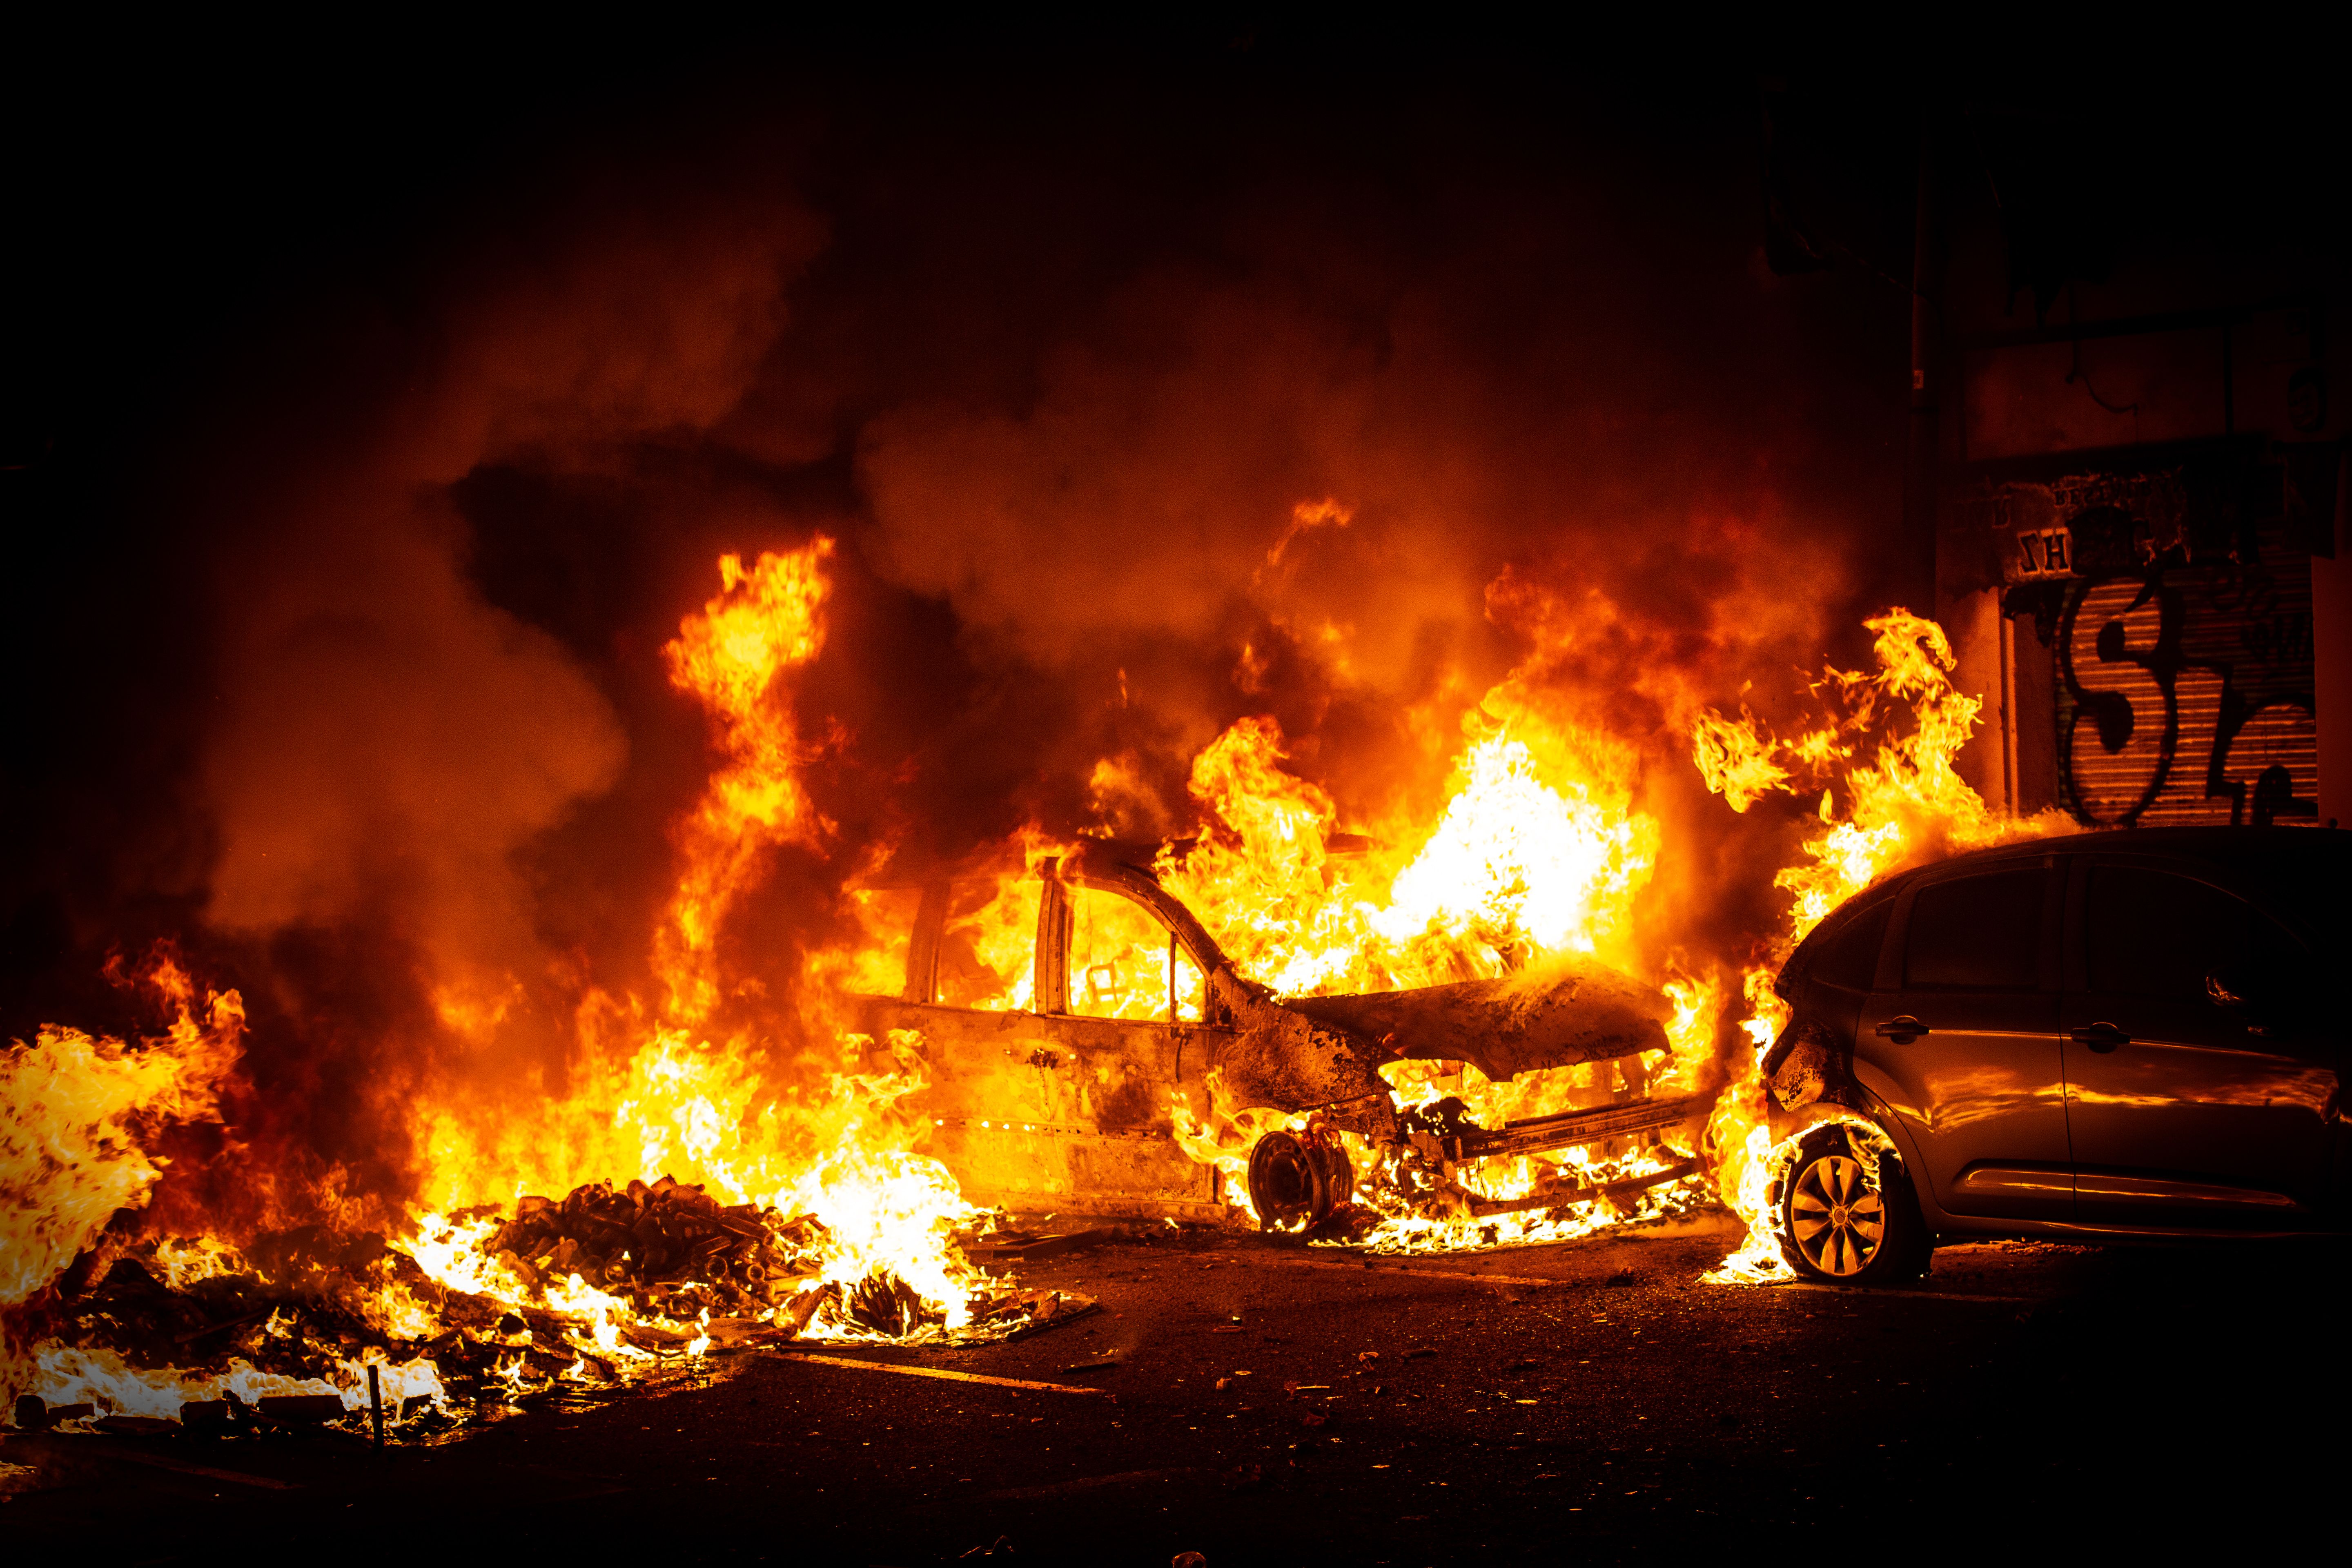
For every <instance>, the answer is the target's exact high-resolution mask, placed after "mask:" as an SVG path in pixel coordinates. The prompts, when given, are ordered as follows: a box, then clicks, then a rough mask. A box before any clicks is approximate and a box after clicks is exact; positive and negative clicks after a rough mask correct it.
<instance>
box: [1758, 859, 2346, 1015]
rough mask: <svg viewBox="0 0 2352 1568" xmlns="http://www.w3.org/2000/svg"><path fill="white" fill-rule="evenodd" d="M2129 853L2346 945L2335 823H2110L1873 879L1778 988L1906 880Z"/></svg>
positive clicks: (1800, 949)
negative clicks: (2183, 866)
mask: <svg viewBox="0 0 2352 1568" xmlns="http://www.w3.org/2000/svg"><path fill="white" fill-rule="evenodd" d="M2083 854H2126V855H2146V856H2148V857H2150V858H2157V859H2165V860H2173V861H2186V862H2189V863H2191V864H2200V865H2203V866H2207V867H2210V868H2213V869H2214V870H2216V871H2218V872H2221V874H2222V876H2221V879H2222V880H2223V881H2224V882H2227V883H2231V884H2234V885H2236V886H2238V887H2239V888H2241V889H2243V890H2245V891H2247V892H2249V893H2252V894H2254V895H2255V896H2256V897H2257V899H2258V900H2259V901H2261V902H2263V903H2265V904H2267V905H2269V906H2270V907H2271V909H2272V910H2273V912H2274V913H2279V914H2284V915H2286V916H2288V917H2290V921H2291V923H2297V924H2300V925H2302V926H2303V927H2304V928H2305V930H2306V931H2309V932H2310V933H2312V934H2313V935H2315V936H2317V937H2318V938H2319V939H2320V940H2321V942H2323V943H2324V944H2326V945H2329V946H2333V947H2336V948H2339V949H2340V948H2341V947H2342V946H2343V944H2344V941H2345V937H2346V935H2347V922H2346V918H2345V915H2344V913H2343V912H2342V910H2340V908H2339V906H2338V900H2337V899H2336V896H2335V889H2336V886H2338V885H2340V883H2341V881H2342V880H2344V879H2347V877H2352V831H2347V830H2345V829H2343V828H2338V827H2229V826H2211V827H2113V828H2093V829H2089V830H2086V831H2084V832H2082V833H2070V834H2066V835H2063V836H2062V837H2042V838H2021V839H2017V840H2015V841H2013V842H2011V843H2008V844H1996V845H1993V846H1991V847H1989V848H1984V849H1971V850H1967V851H1964V852H1962V853H1960V854H1958V855H1951V856H1947V857H1945V858H1943V859H1940V860H1930V861H1928V862H1927V864H1925V865H1920V866H1912V867H1908V868H1905V869H1903V870H1901V871H1898V872H1896V873H1895V874H1894V875H1893V876H1890V877H1887V878H1885V879H1884V880H1882V881H1878V882H1874V883H1872V884H1871V885H1870V886H1869V887H1867V888H1865V889H1863V890H1862V891H1860V892H1858V893H1856V894H1854V895H1853V897H1852V898H1850V899H1848V900H1846V901H1845V902H1844V903H1843V904H1840V905H1839V906H1838V907H1837V908H1836V909H1834V910H1831V911H1830V913H1829V914H1828V915H1827V916H1825V917H1824V918H1823V919H1822V921H1821V923H1820V924H1819V925H1817V926H1815V927H1814V928H1813V929H1812V930H1811V931H1809V932H1807V933H1806V936H1805V940H1804V941H1802V942H1799V943H1798V944H1797V947H1796V950H1795V951H1794V952H1791V953H1790V955H1789V957H1788V960H1787V962H1786V963H1783V964H1782V966H1781V970H1780V975H1779V977H1778V978H1777V979H1776V981H1775V984H1774V988H1775V989H1776V990H1780V994H1782V995H1783V996H1786V995H1788V994H1789V993H1788V991H1786V990H1784V989H1781V988H1782V987H1783V986H1789V985H1793V984H1796V983H1797V982H1798V981H1799V980H1801V978H1802V976H1803V974H1804V972H1805V971H1806V969H1807V968H1809V967H1810V966H1811V963H1812V961H1813V959H1814V958H1815V957H1816V956H1817V955H1818V954H1819V953H1820V952H1822V949H1823V948H1824V947H1825V946H1826V945H1827V944H1828V942H1831V941H1832V940H1834V939H1835V936H1836V934H1837V931H1838V930H1839V928H1841V927H1843V925H1844V924H1845V923H1846V921H1848V920H1851V919H1852V918H1853V916H1854V915H1856V914H1857V913H1859V912H1860V911H1861V910H1864V909H1865V908H1867V907H1868V906H1870V905H1872V904H1874V903H1876V902H1878V901H1879V900H1882V899H1886V898H1891V897H1893V896H1894V895H1895V894H1896V893H1899V892H1900V891H1901V890H1902V889H1903V888H1904V887H1906V885H1908V884H1909V883H1912V882H1915V881H1918V880H1920V879H1925V878H1927V877H1930V876H1934V875H1937V874H1939V873H1942V872H1944V871H1945V870H1947V869H1948V868H1954V867H1971V866H1997V865H2000V864H2001V863H2003V862H2006V861H2028V860H2038V859H2040V858H2042V857H2044V856H2048V855H2083Z"/></svg>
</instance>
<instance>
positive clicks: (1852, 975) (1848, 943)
mask: <svg viewBox="0 0 2352 1568" xmlns="http://www.w3.org/2000/svg"><path fill="white" fill-rule="evenodd" d="M1894 912H1895V900H1893V899H1881V900H1878V902H1877V903H1875V904H1874V905H1872V906H1871V907H1870V908H1869V909H1866V910H1863V911H1862V913H1860V914H1858V915H1856V916H1854V917H1853V920H1851V921H1847V922H1846V928H1845V930H1843V931H1839V932H1837V933H1836V934H1835V935H1834V936H1832V937H1831V938H1830V941H1829V945H1828V946H1827V947H1825V948H1823V949H1822V956H1821V960H1820V962H1819V963H1815V964H1814V966H1813V978H1814V979H1816V980H1824V981H1827V982H1828V983H1829V984H1832V985H1843V986H1844V987H1845V988H1846V989H1847V990H1849V991H1867V990H1869V989H1870V987H1871V984H1872V983H1873V982H1874V981H1875V980H1876V979H1877V978H1878V950H1879V948H1880V947H1881V946H1883V945H1884V944H1885V941H1886V918H1887V917H1888V916H1889V915H1891V914H1893V913H1894Z"/></svg>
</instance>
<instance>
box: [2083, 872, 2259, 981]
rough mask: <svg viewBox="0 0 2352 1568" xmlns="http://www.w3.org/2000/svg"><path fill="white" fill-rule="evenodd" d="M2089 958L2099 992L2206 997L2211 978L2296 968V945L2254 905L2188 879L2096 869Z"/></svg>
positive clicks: (2088, 908) (2088, 915) (2087, 933)
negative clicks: (2206, 985) (2208, 980)
mask: <svg viewBox="0 0 2352 1568" xmlns="http://www.w3.org/2000/svg"><path fill="white" fill-rule="evenodd" d="M2084 919H2085V920H2086V921H2087V922H2088V924H2087V927H2086V929H2085V930H2084V933H2083V935H2084V957H2085V958H2086V959H2087V960H2088V962H2089V966H2090V973H2089V974H2088V975H2087V976H2085V978H2086V979H2087V981H2088V982H2089V984H2090V987H2091V989H2092V990H2094V991H2105V992H2109V993H2113V994H2121V995H2127V996H2202V995H2204V994H2206V993H2205V979H2206V976H2208V975H2216V976H2229V975H2246V974H2249V973H2256V972H2260V973H2270V972H2273V971H2275V970H2278V969H2280V968H2282V967H2293V966H2294V960H2295V959H2297V958H2299V957H2300V956H2301V952H2300V948H2299V946H2298V944H2297V943H2296V942H2294V938H2292V937H2290V936H2288V935H2287V934H2286V932H2285V931H2284V930H2282V929H2281V928H2280V927H2279V926H2278V925H2277V924H2276V923H2274V922H2273V921H2270V920H2268V919H2266V918H2264V917H2263V915H2262V914H2261V913H2259V912H2258V911H2257V910H2255V909H2254V908H2253V906H2252V905H2251V904H2249V903H2247V902H2246V901H2245V900H2242V899H2239V898H2235V897H2233V896H2231V894H2229V893H2225V892H2223V891H2222V890H2221V889H2219V888H2216V887H2212V886H2210V884H2208V883H2204V882H2200V881H2198V880H2196V879H2193V878H2189V877H2179V876H2174V875H2173V874H2171V873H2170V872H2167V871H2156V870H2149V869H2147V868H2142V867H2138V866H2094V867H2092V868H2091V887H2090V897H2089V900H2088V901H2087V903H2086V905H2085V908H2084Z"/></svg>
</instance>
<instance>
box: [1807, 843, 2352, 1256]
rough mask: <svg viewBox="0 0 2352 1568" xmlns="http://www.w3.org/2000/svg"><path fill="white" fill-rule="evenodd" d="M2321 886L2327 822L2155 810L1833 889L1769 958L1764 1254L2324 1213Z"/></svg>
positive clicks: (2238, 1226) (2342, 943) (2183, 1231)
mask: <svg viewBox="0 0 2352 1568" xmlns="http://www.w3.org/2000/svg"><path fill="white" fill-rule="evenodd" d="M2348 887H2352V833H2347V832H2343V831H2339V830H2335V829H2318V828H2286V827H2275V828H2177V829H2152V830H2144V831H2143V830H2126V831H2120V832H2115V833H2104V834H2087V835H2084V836H2082V837H2068V838H2058V839H2046V840H2041V841H2037V842H2032V843H2025V844H2018V845H2012V846H2009V847H2002V848H1997V849H1990V850H1983V851H1979V852H1977V853H1974V854H1969V855H1964V856H1960V857H1958V858H1954V859H1951V860H1948V861H1944V862H1942V863H1940V864H1937V865H1933V866H1927V867H1923V868H1918V869H1916V870H1913V871H1909V872H1906V873H1904V874H1903V875H1900V876H1897V877H1894V878H1890V879H1887V880H1886V881H1885V882H1883V883H1881V884H1879V885H1877V886H1875V887H1873V888H1871V889H1867V890H1865V891H1864V892H1862V893H1860V894H1857V895H1856V896H1855V897H1854V898H1853V899H1852V900H1849V901H1848V902H1847V903H1846V904H1844V905H1843V906H1842V907H1841V908H1840V909H1838V910H1836V911H1835V912H1834V913H1832V915H1831V916H1830V917H1829V918H1828V919H1827V920H1825V921H1822V924H1821V925H1820V927H1818V928H1817V929H1816V930H1815V931H1813V932H1812V934H1811V935H1810V936H1809V937H1807V938H1806V940H1805V941H1804V942H1803V943H1802V944H1801V945H1800V946H1799V947H1798V949H1797V951H1796V952H1795V953H1793V954H1792V955H1791V956H1790V960H1789V962H1788V963H1787V965H1786V966H1785V967H1784V968H1783V969H1782V971H1781V973H1780V980H1779V982H1778V989H1779V991H1780V995H1781V996H1782V997H1783V998H1785V999H1786V1000H1787V1001H1788V1003H1789V1004H1790V1007H1791V1008H1792V1009H1793V1016H1792V1018H1791V1020H1790V1024H1789V1026H1788V1027H1787V1029H1786V1030H1784V1031H1783V1032H1782V1034H1781V1036H1780V1038H1779V1039H1778V1040H1777V1041H1775V1042H1774V1044H1773V1047H1772V1049H1771V1051H1770V1052H1769V1053H1768V1055H1767V1056H1766V1058H1765V1061H1764V1070H1765V1074H1766V1077H1767V1079H1768V1080H1769V1085H1770V1089H1771V1095H1772V1100H1773V1109H1772V1131H1773V1133H1774V1136H1775V1140H1776V1142H1778V1141H1780V1140H1785V1139H1787V1138H1789V1137H1791V1136H1793V1135H1796V1134H1799V1133H1801V1134H1802V1139H1801V1142H1800V1143H1799V1144H1798V1146H1797V1150H1796V1153H1795V1159H1794V1162H1793V1163H1791V1164H1790V1166H1789V1168H1788V1169H1787V1170H1786V1171H1785V1173H1782V1174H1781V1175H1780V1178H1779V1180H1778V1181H1777V1182H1776V1184H1775V1185H1774V1188H1773V1197H1774V1203H1775V1205H1776V1208H1775V1212H1776V1216H1777V1218H1778V1222H1779V1226H1780V1238H1781V1247H1782V1251H1783V1252H1784V1254H1785V1255H1786V1256H1787V1258H1788V1259H1789V1262H1790V1264H1791V1266H1792V1267H1794V1268H1796V1269H1797V1270H1798V1271H1799V1272H1800V1273H1802V1274H1805V1275H1809V1276H1811V1277H1812V1278H1815V1279H1832V1280H1842V1281H1848V1282H1856V1283H1859V1282H1864V1281H1871V1280H1878V1279H1892V1278H1900V1277H1904V1276H1906V1275H1915V1274H1916V1273H1918V1272H1919V1271H1920V1270H1921V1269H1922V1268H1924V1267H1925V1265H1926V1262H1927V1254H1928V1251H1929V1249H1930V1248H1932V1247H1934V1246H1935V1244H1936V1243H1937V1241H1939V1240H1950V1239H1957V1238H1958V1237H1980V1236H2042V1237H2072V1238H2075V1239H2099V1238H2107V1237H2147V1236H2167V1237H2181V1236H2212V1235H2246V1234H2278V1233H2286V1232H2297V1231H2313V1230H2326V1229H2336V1228H2341V1227H2342V1226H2344V1225H2345V1223H2346V1218H2347V1198H2352V1191H2347V1174H2352V1135H2347V1129H2346V1126H2345V1121H2344V1108H2343V1104H2342V1098H2341V1083H2342V1075H2343V1071H2344V1068H2345V1052H2346V1047H2347V1039H2352V1029H2347V1024H2346V1016H2347V1014H2346V998H2345V996H2344V995H2343V994H2342V993H2343V988H2344V985H2345V982H2346V978H2347V975H2352V952H2347V916H2346V912H2345V889H2347V888H2348ZM1886 1155H1892V1156H1893V1157H1892V1158H1885V1157H1884V1156H1886Z"/></svg>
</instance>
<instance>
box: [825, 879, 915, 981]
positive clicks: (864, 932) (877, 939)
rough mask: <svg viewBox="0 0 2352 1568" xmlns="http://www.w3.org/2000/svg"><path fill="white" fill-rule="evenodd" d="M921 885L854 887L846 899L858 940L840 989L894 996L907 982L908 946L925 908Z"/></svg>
mask: <svg viewBox="0 0 2352 1568" xmlns="http://www.w3.org/2000/svg"><path fill="white" fill-rule="evenodd" d="M922 902H923V892H922V889H920V888H854V889H850V893H849V897H848V899H847V900H845V904H846V907H847V912H848V914H849V916H850V918H851V919H852V920H854V921H856V922H857V931H858V942H857V946H856V956H855V957H854V958H853V959H852V960H851V962H850V966H849V972H848V973H846V974H845V975H843V976H842V978H841V981H840V984H841V988H842V989H843V990H844V991H846V992H849V993H850V994H853V995H859V996H895V995H897V994H898V993H899V992H900V991H902V990H904V989H905V988H906V984H907V949H908V945H909V944H910V942H911V941H912V939H913V936H914V931H915V917H916V914H917V912H918V911H919V910H920V909H921V908H922Z"/></svg>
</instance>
